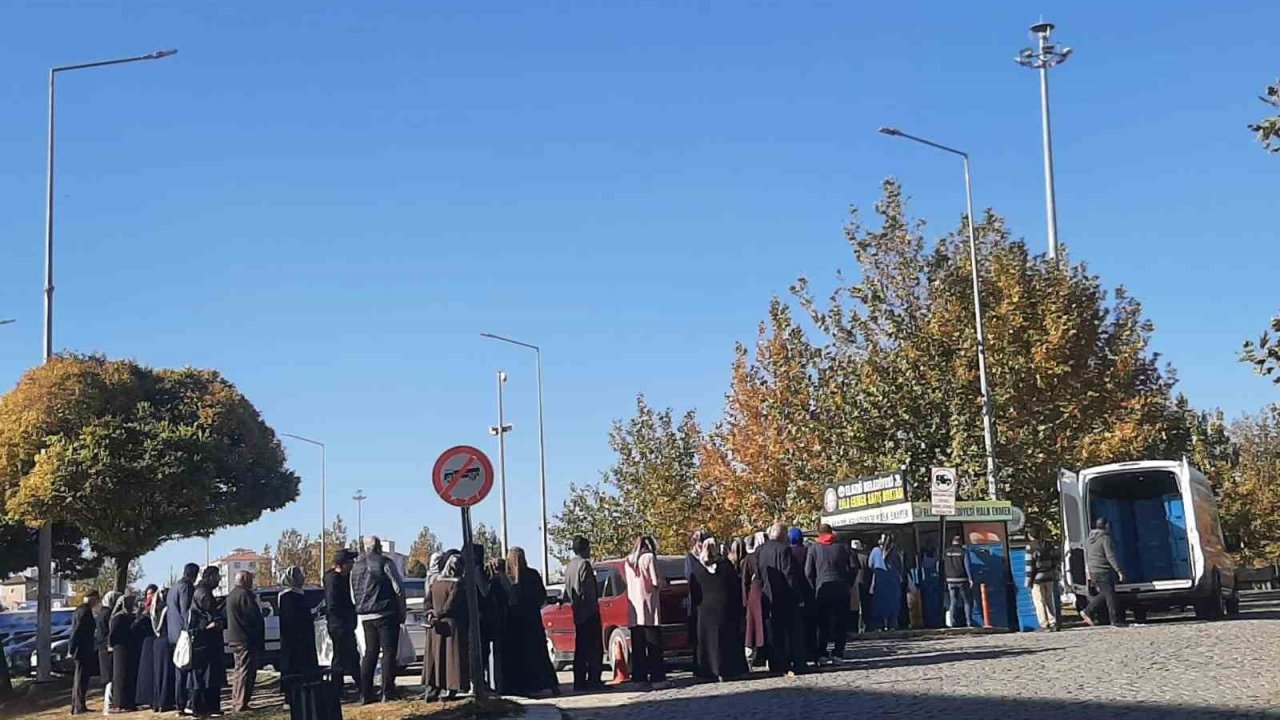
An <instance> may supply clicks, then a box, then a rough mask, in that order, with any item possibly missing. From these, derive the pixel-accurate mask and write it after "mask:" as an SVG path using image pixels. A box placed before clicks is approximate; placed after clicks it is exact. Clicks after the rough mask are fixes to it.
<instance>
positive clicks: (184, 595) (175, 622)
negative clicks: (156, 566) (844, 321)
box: [165, 563, 200, 709]
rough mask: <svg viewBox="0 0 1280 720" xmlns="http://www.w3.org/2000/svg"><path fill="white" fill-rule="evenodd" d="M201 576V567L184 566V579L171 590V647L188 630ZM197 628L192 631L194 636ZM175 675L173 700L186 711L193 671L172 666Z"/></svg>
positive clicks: (168, 617)
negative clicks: (197, 581) (188, 619)
mask: <svg viewBox="0 0 1280 720" xmlns="http://www.w3.org/2000/svg"><path fill="white" fill-rule="evenodd" d="M199 575H200V566H199V565H197V564H195V563H187V564H186V565H183V566H182V579H181V580H179V581H178V582H177V583H175V584H174V586H173V587H171V588H169V597H168V598H167V599H166V600H165V620H166V622H167V626H166V627H167V629H168V635H169V646H170V647H177V646H178V638H179V637H181V636H182V631H183V630H186V629H187V615H188V614H189V613H190V612H191V599H192V598H193V597H194V596H195V591H196V577H198V576H199ZM195 630H196V629H195V628H193V629H192V630H191V632H192V633H193V634H194V632H195ZM169 672H170V673H172V674H173V699H174V702H175V703H176V704H177V706H178V708H179V709H186V708H187V707H188V706H189V705H190V703H189V702H188V697H187V685H188V684H189V683H190V675H191V670H190V669H187V670H179V669H178V668H177V666H175V665H170V666H169Z"/></svg>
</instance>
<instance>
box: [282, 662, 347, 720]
mask: <svg viewBox="0 0 1280 720" xmlns="http://www.w3.org/2000/svg"><path fill="white" fill-rule="evenodd" d="M288 678H289V680H290V682H289V720H342V697H341V695H340V693H339V690H338V688H337V687H336V686H335V685H334V684H333V683H332V682H330V681H329V678H328V677H325V676H324V675H323V674H318V673H308V674H306V675H290V676H288ZM283 679H284V678H281V680H283Z"/></svg>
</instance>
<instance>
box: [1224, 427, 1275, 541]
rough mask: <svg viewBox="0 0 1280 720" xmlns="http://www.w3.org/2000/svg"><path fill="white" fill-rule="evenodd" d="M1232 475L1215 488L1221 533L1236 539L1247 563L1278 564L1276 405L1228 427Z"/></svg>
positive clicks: (1226, 476) (1227, 474) (1229, 474)
mask: <svg viewBox="0 0 1280 720" xmlns="http://www.w3.org/2000/svg"><path fill="white" fill-rule="evenodd" d="M1231 435H1232V439H1233V440H1234V441H1235V452H1236V455H1235V463H1234V467H1233V468H1232V471H1231V472H1229V473H1226V474H1224V475H1223V476H1221V477H1219V478H1211V479H1214V480H1215V481H1216V482H1215V485H1217V486H1219V503H1220V509H1221V515H1222V527H1223V532H1224V533H1225V534H1227V535H1231V536H1234V537H1236V538H1239V540H1240V545H1241V550H1240V553H1239V554H1240V556H1241V558H1242V559H1243V560H1245V561H1247V562H1255V563H1261V562H1270V563H1274V562H1278V561H1280V405H1275V404H1272V405H1268V406H1267V407H1266V408H1265V409H1263V411H1262V412H1261V413H1259V414H1258V415H1252V416H1249V415H1246V416H1245V417H1243V418H1241V419H1240V420H1238V421H1236V422H1235V423H1234V424H1233V425H1232V426H1231Z"/></svg>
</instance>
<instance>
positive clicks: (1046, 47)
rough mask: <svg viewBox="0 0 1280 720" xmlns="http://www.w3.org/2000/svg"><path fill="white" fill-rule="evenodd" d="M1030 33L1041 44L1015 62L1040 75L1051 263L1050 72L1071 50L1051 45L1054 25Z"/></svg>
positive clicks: (1054, 224) (1054, 227) (1054, 213)
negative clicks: (1050, 35)
mask: <svg viewBox="0 0 1280 720" xmlns="http://www.w3.org/2000/svg"><path fill="white" fill-rule="evenodd" d="M1031 32H1033V33H1035V34H1036V36H1037V37H1038V38H1039V40H1040V45H1039V47H1038V48H1023V49H1022V50H1021V51H1020V52H1019V53H1018V57H1016V58H1014V60H1015V61H1016V62H1017V63H1018V64H1019V65H1021V66H1022V67H1025V68H1031V69H1033V70H1039V71H1040V125H1041V129H1042V130H1043V136H1044V137H1043V142H1044V205H1045V214H1046V216H1047V222H1048V224H1049V259H1050V260H1057V259H1058V206H1057V199H1056V196H1055V193H1054V189H1053V133H1052V132H1051V131H1050V129H1049V68H1051V67H1054V66H1055V65H1061V64H1062V63H1064V62H1066V61H1067V58H1069V57H1071V48H1069V47H1059V46H1057V45H1054V44H1053V43H1051V42H1049V33H1051V32H1053V23H1047V22H1038V23H1036V24H1035V25H1032V26H1031Z"/></svg>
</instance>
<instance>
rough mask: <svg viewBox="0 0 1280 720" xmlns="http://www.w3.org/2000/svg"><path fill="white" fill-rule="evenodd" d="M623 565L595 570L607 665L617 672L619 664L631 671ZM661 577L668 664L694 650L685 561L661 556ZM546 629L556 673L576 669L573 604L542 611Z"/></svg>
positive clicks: (599, 564)
mask: <svg viewBox="0 0 1280 720" xmlns="http://www.w3.org/2000/svg"><path fill="white" fill-rule="evenodd" d="M623 562H624V561H623V560H601V561H599V562H594V563H592V564H593V565H594V566H595V569H596V588H597V590H598V591H599V598H600V600H599V603H600V623H601V626H602V628H603V631H604V632H603V633H601V637H600V642H601V644H602V646H603V647H604V661H605V664H606V665H610V666H612V667H614V668H615V669H616V668H617V666H618V661H619V660H621V661H622V666H623V667H626V668H630V667H631V633H630V632H629V631H628V630H627V583H626V579H625V577H624V576H623V574H622V564H623ZM658 573H659V574H660V575H662V578H663V581H664V582H663V587H662V591H661V599H660V601H659V603H660V604H659V610H658V613H659V619H661V620H662V649H663V655H664V656H665V657H666V658H667V659H668V660H671V659H678V658H688V657H690V656H692V654H693V650H692V648H690V646H689V637H688V633H687V631H686V627H685V622H686V620H687V619H688V618H689V582H688V580H687V579H685V576H684V558H683V557H675V556H670V555H664V556H659V558H658ZM542 626H543V627H545V628H546V630H547V645H548V648H547V651H548V652H549V653H550V655H551V663H552V664H553V665H555V667H556V670H563V669H564V668H565V667H567V666H569V665H572V664H573V643H574V630H573V610H572V608H570V607H569V605H568V604H564V605H561V604H559V603H554V602H553V603H551V604H549V605H547V606H546V607H544V608H543V609H542Z"/></svg>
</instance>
